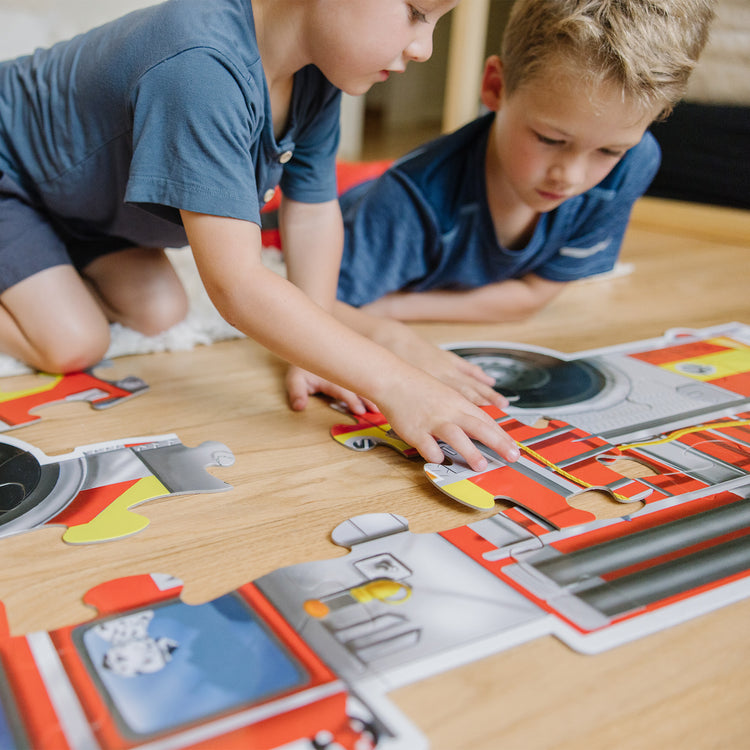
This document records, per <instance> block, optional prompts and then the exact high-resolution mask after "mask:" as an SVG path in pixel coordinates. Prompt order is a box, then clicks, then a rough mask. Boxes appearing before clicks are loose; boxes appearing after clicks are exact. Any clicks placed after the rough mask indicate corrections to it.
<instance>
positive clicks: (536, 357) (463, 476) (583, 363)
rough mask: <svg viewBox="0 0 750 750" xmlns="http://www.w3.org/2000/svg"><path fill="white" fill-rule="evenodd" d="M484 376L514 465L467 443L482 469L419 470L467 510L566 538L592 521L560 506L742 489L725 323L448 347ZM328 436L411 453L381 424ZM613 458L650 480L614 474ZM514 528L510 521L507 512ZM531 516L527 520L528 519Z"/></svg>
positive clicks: (733, 332) (748, 341)
mask: <svg viewBox="0 0 750 750" xmlns="http://www.w3.org/2000/svg"><path fill="white" fill-rule="evenodd" d="M450 348H451V349H452V350H454V351H455V352H456V353H457V354H459V355H461V356H464V357H465V358H467V359H468V360H470V361H472V362H474V363H476V364H478V365H480V366H482V367H483V368H484V369H485V371H486V372H488V373H490V374H492V375H493V376H494V377H495V378H496V382H497V385H496V388H497V389H498V390H499V391H501V392H502V393H504V394H505V395H506V396H507V397H508V398H509V399H510V406H509V407H508V409H507V410H506V412H503V411H500V410H498V409H496V408H494V407H485V410H486V411H487V412H488V413H489V414H490V415H491V416H492V417H493V418H494V419H495V420H496V421H497V422H498V423H499V424H500V425H501V426H502V427H503V428H504V429H505V431H506V432H507V433H508V434H509V435H510V436H511V437H513V438H514V439H515V440H516V442H517V444H518V445H519V447H520V448H521V451H522V457H521V459H520V460H519V461H518V462H516V463H514V464H507V463H506V462H505V461H504V460H503V459H501V458H500V457H499V456H498V455H497V454H495V453H494V452H493V451H492V450H490V449H489V448H487V447H486V446H484V445H482V444H481V443H479V444H478V447H479V449H480V451H482V453H483V454H484V456H485V457H486V458H487V461H488V467H487V468H486V469H485V470H484V471H482V472H474V471H473V470H471V469H470V468H469V467H468V465H467V464H466V463H465V462H464V461H463V459H462V458H461V457H460V456H459V455H458V454H457V453H456V452H455V451H454V450H453V449H452V448H451V447H450V446H447V445H444V444H443V445H441V447H442V448H443V451H444V453H445V455H446V457H447V460H446V461H445V462H444V463H443V464H440V465H437V464H427V465H426V466H425V472H426V474H427V476H428V477H429V479H430V480H431V481H432V482H433V483H434V484H435V485H436V486H437V487H438V488H439V489H441V490H442V491H443V492H445V493H446V494H448V495H449V496H450V497H452V498H453V499H455V500H457V501H459V502H461V503H463V504H465V505H468V506H470V507H473V508H478V509H489V508H492V507H493V505H494V504H495V501H496V500H501V499H502V500H508V501H511V502H512V503H514V504H515V505H517V506H519V507H520V508H523V509H524V510H525V513H526V523H527V524H533V523H534V522H541V527H540V528H542V529H550V528H566V527H570V526H575V525H577V524H580V523H586V522H588V521H590V520H592V519H593V515H592V514H591V513H589V512H588V511H584V510H580V509H577V508H574V507H572V506H571V505H570V503H569V500H570V499H571V498H573V497H575V496H576V495H577V494H579V493H581V492H583V491H586V490H590V489H597V490H601V491H603V492H605V493H607V494H608V495H609V496H610V497H611V498H612V499H614V500H617V501H618V502H622V503H633V502H635V501H639V502H638V504H637V505H636V506H634V508H635V507H640V503H641V502H645V503H651V502H655V501H657V500H659V499H661V498H664V497H675V496H681V495H685V494H689V495H691V496H692V495H695V496H698V495H700V494H710V493H715V492H718V491H720V490H722V489H732V488H734V487H738V486H743V485H745V484H746V483H747V482H748V472H749V471H750V411H748V407H750V328H748V327H747V326H743V325H740V324H730V325H727V326H720V327H717V328H713V329H706V330H704V331H692V332H687V331H673V332H670V333H668V334H666V335H665V336H664V337H662V338H660V339H654V340H650V341H645V342H636V343H634V344H628V345H624V346H618V347H610V348H607V349H600V350H596V351H593V352H588V353H583V354H580V355H577V356H576V357H566V356H565V355H562V354H560V353H559V352H552V351H551V350H546V349H540V348H534V347H526V348H519V347H518V346H515V345H511V344H501V343H500V344H492V343H490V344H488V343H469V344H456V345H453V346H452V347H450ZM331 432H332V435H333V437H334V438H335V439H336V440H337V441H339V442H341V443H342V444H344V445H346V446H347V447H349V448H352V449H354V450H368V449H369V448H371V447H373V446H374V445H380V444H384V445H388V446H390V447H393V448H395V449H396V450H398V451H400V452H401V453H403V454H404V455H407V456H414V455H415V451H414V450H413V449H412V448H410V446H408V445H407V444H406V443H404V442H403V441H401V440H400V439H399V438H398V436H397V435H395V434H394V433H393V431H392V430H391V429H390V426H389V425H388V424H387V423H386V422H385V419H384V418H383V417H382V415H378V414H365V415H363V416H360V417H357V424H355V425H336V426H334V427H333V429H332V430H331ZM623 459H627V460H628V461H630V462H634V463H635V464H636V465H640V466H643V467H645V468H646V469H648V472H647V473H648V474H650V476H638V477H633V476H624V475H623V473H621V471H620V468H619V467H620V465H621V464H622V461H623ZM509 513H510V514H511V517H513V518H515V519H516V520H519V518H520V516H519V514H518V513H514V512H513V511H509ZM528 514H531V517H529V516H528Z"/></svg>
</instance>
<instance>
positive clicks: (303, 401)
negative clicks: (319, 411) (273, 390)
mask: <svg viewBox="0 0 750 750" xmlns="http://www.w3.org/2000/svg"><path fill="white" fill-rule="evenodd" d="M286 391H287V395H288V396H289V405H290V406H291V407H292V409H294V411H302V410H303V409H304V408H305V407H306V406H307V402H308V400H309V397H310V396H312V395H314V394H315V393H324V394H325V395H326V396H330V397H331V398H335V399H336V400H337V401H341V402H343V403H344V404H346V406H347V408H348V409H349V411H351V412H352V414H364V413H365V412H366V411H377V407H376V406H375V404H373V403H372V401H368V400H367V399H364V398H361V397H360V396H358V395H357V394H356V393H354V392H353V391H349V390H347V389H346V388H342V387H341V386H339V385H336V384H335V383H331V381H330V380H326V379H325V378H321V377H320V376H319V375H315V374H314V373H312V372H308V371H307V370H303V369H302V368H301V367H296V366H294V365H291V366H290V367H289V369H288V370H287V373H286Z"/></svg>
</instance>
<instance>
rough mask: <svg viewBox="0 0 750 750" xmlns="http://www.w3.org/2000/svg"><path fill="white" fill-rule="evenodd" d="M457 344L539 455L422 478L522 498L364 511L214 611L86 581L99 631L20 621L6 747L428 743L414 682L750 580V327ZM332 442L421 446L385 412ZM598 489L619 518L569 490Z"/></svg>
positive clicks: (165, 583)
mask: <svg viewBox="0 0 750 750" xmlns="http://www.w3.org/2000/svg"><path fill="white" fill-rule="evenodd" d="M451 348H453V349H454V350H455V351H456V352H457V353H459V354H461V356H465V357H467V358H470V359H472V360H473V361H476V362H477V363H479V364H480V365H481V366H482V367H484V368H485V369H487V371H490V372H492V373H493V374H494V375H495V376H496V377H497V383H498V386H497V387H498V388H499V390H501V391H502V392H503V393H505V394H506V395H507V396H508V397H509V399H510V406H509V407H508V408H507V409H506V410H505V411H502V412H501V411H499V410H496V411H493V412H492V414H493V416H494V417H495V418H496V419H497V420H498V421H499V422H500V424H501V425H502V426H503V427H504V428H505V429H506V430H507V431H508V432H509V433H510V434H511V435H512V436H513V437H514V438H515V439H516V440H517V441H518V442H519V445H520V446H521V448H522V458H521V459H520V460H519V461H518V462H517V463H516V464H512V465H508V464H505V463H504V462H503V461H502V460H501V459H500V458H499V457H498V456H495V455H493V454H492V453H491V452H490V451H487V449H486V448H485V447H484V446H481V445H480V449H482V450H484V451H485V455H486V456H487V458H488V461H489V466H488V467H487V469H486V471H484V472H480V473H476V472H472V471H471V470H470V469H469V468H468V467H467V466H466V465H465V464H463V463H462V461H461V460H460V458H459V457H457V456H456V455H455V454H451V452H450V449H449V448H448V446H445V447H444V449H445V451H446V454H447V460H446V461H445V462H444V463H443V464H441V465H440V466H437V465H434V464H427V465H426V466H425V472H426V474H427V476H428V477H429V479H430V481H431V482H432V483H433V484H434V485H435V492H436V493H440V492H443V493H445V494H447V495H448V496H449V497H451V498H452V499H453V500H455V501H457V502H460V503H462V504H464V505H467V506H469V507H473V508H477V509H484V510H486V509H488V508H490V509H491V508H492V505H493V504H494V503H495V502H496V500H499V499H502V500H504V501H506V502H507V503H509V507H507V508H506V509H501V510H498V511H497V512H496V513H494V514H493V515H491V516H489V517H482V518H481V519H478V520H476V521H474V522H470V523H467V524H465V525H463V526H459V527H457V528H454V529H449V530H445V531H442V532H440V533H425V534H415V533H412V532H411V531H410V530H409V524H408V520H407V519H405V518H403V517H401V516H399V515H396V514H388V513H379V514H370V515H360V516H356V517H353V518H350V519H348V520H345V521H343V522H342V523H340V524H339V525H338V526H337V527H336V528H335V529H334V530H333V534H332V539H333V541H334V542H335V543H336V544H337V545H339V546H341V547H344V548H346V549H348V550H349V552H348V554H346V555H345V556H343V557H336V558H333V559H328V560H316V561H310V562H304V563H300V564H297V565H293V566H289V567H286V568H281V569H278V570H275V571H273V572H271V573H269V574H267V575H264V576H261V577H260V578H257V579H256V580H255V581H252V582H250V583H247V584H244V585H243V586H240V587H239V588H237V589H236V590H233V591H230V592H228V593H226V594H224V595H223V596H220V597H218V598H216V599H214V600H212V601H210V602H207V603H205V604H202V605H188V604H186V603H184V602H183V601H182V600H181V598H180V593H181V587H182V585H181V582H180V581H178V580H176V579H174V578H171V577H170V576H169V575H165V574H160V575H157V574H155V575H151V576H133V577H130V578H124V579H119V580H115V581H110V582H108V583H103V584H101V585H100V586H98V587H96V588H95V589H93V590H92V591H90V592H89V593H88V594H87V596H86V602H87V603H88V604H90V605H91V606H93V607H95V608H96V610H97V613H98V614H97V616H96V617H95V618H94V619H93V620H90V621H88V622H84V623H81V624H78V625H74V626H70V627H65V628H60V629H57V630H53V631H50V632H37V633H31V634H27V635H13V636H11V635H10V633H9V632H8V628H7V627H5V628H4V629H3V630H0V657H1V661H2V674H0V705H1V706H2V711H0V746H2V747H8V748H14V749H15V748H26V747H32V748H45V749H46V748H49V749H50V750H58V748H59V749H60V750H63V749H67V748H123V749H124V748H134V747H148V748H186V747H195V748H222V749H224V748H227V749H229V750H231V749H232V748H240V747H242V748H248V747H252V748H254V749H255V750H274V749H275V750H281V749H283V750H303V749H304V750H325V749H328V750H334V749H336V750H338V749H339V748H346V750H366V749H368V748H386V749H387V750H394V749H396V750H418V749H419V748H424V747H427V742H426V739H425V738H424V737H423V736H422V735H421V733H420V732H419V730H418V728H416V727H415V726H414V725H413V724H411V722H410V721H409V720H408V718H407V717H405V716H404V715H403V714H402V713H401V712H399V711H398V710H397V709H396V708H395V706H394V705H393V704H392V703H391V702H390V701H389V699H388V693H389V692H390V691H392V690H394V689H395V688H397V687H400V686H403V685H406V684H410V683H413V682H416V681H418V680H421V679H423V678H425V677H427V676H429V675H433V674H436V673H439V672H443V671H445V670H447V669H451V668H453V667H456V666H459V665H461V664H465V663H468V662H471V661H475V660H479V659H482V658H483V657H485V656H488V655H490V654H492V653H495V652H497V651H501V650H504V649H509V648H513V647H514V646H516V645H519V644H521V643H525V642H529V641H532V640H534V639H537V638H540V637H542V636H545V635H553V636H554V637H556V638H558V639H560V640H561V641H562V642H563V643H565V644H567V645H568V646H569V647H570V648H572V649H575V650H576V651H580V652H582V653H587V654H596V653H600V652H602V651H604V650H606V649H610V648H613V647H616V646H618V645H620V644H623V643H626V642H628V641H632V640H634V639H637V638H641V637H643V636H645V635H648V634H649V633H653V632H656V631H658V630H661V629H664V628H667V627H670V626H672V625H675V624H677V623H680V622H684V621H686V620H689V619H691V618H694V617H697V616H699V615H701V614H703V613H706V612H709V611H712V610H714V609H716V608H718V607H722V606H726V605H729V604H731V603H732V602H736V601H739V600H740V599H744V598H746V597H747V596H748V595H749V594H750V541H749V540H750V504H749V503H750V477H749V476H748V470H749V469H750V328H748V327H746V326H743V325H740V324H729V325H726V326H719V327H716V328H712V329H706V330H701V331H687V330H685V331H683V330H676V331H670V332H668V333H667V334H666V335H665V336H663V337H660V338H657V339H653V340H648V341H641V342H634V343H633V344H628V345H623V346H617V347H611V348H607V349H598V350H594V351H590V352H584V353H579V354H575V355H566V354H562V353H559V352H553V351H551V350H542V349H539V348H532V347H522V346H517V345H514V344H505V343H502V342H499V343H487V342H471V343H466V344H456V345H454V346H452V347H451ZM332 433H333V435H334V437H335V438H336V440H338V441H339V442H341V443H343V444H345V445H348V446H349V447H351V448H353V449H355V450H363V449H366V448H371V447H373V446H375V445H378V444H385V445H389V446H390V447H391V448H396V449H397V450H399V451H401V452H403V453H405V454H406V455H407V456H412V455H413V451H412V450H411V449H410V448H409V446H406V445H405V444H403V443H402V442H401V441H399V439H398V436H397V435H393V434H392V432H391V431H390V429H389V426H388V425H387V424H386V423H385V421H384V420H383V418H382V416H380V415H375V414H371V415H366V416H365V417H364V418H359V419H358V420H355V423H354V424H349V425H338V426H336V427H335V428H334V429H333V430H332ZM359 460H367V458H366V457H365V456H361V457H360V458H359ZM414 460H417V459H414ZM633 465H635V466H637V467H639V468H640V469H642V471H639V472H632V471H631V469H632V466H633ZM623 466H626V467H628V468H627V470H626V469H625V468H623ZM636 473H637V476H634V475H633V474H636ZM592 489H596V490H598V491H601V492H604V493H606V494H608V495H609V496H610V497H611V498H612V499H613V501H615V502H617V503H621V504H622V508H623V513H622V515H620V516H617V517H614V518H606V519H604V518H601V519H597V518H596V517H595V516H594V515H593V514H591V513H589V512H587V511H583V510H580V509H578V508H575V507H574V506H573V505H571V504H570V502H569V501H571V500H572V499H574V498H575V497H576V495H578V494H580V493H582V492H586V491H590V490H592ZM425 502H429V496H428V495H426V496H425ZM1 543H2V540H0V544H1ZM166 573H168V571H166Z"/></svg>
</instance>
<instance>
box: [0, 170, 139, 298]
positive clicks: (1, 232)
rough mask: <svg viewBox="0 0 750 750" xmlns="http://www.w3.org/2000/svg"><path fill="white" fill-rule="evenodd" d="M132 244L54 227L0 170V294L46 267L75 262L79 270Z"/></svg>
mask: <svg viewBox="0 0 750 750" xmlns="http://www.w3.org/2000/svg"><path fill="white" fill-rule="evenodd" d="M132 246H133V242H132V241H128V240H126V239H123V238H121V237H105V236H102V237H96V238H81V237H78V236H75V235H73V234H72V233H71V232H70V231H68V230H66V229H65V228H63V227H61V226H55V224H54V223H53V221H52V220H51V219H50V218H49V217H48V216H46V215H45V214H44V213H43V212H42V211H40V210H39V209H38V208H37V207H35V206H34V202H33V201H32V200H31V198H30V197H29V195H28V194H27V193H26V191H25V190H24V189H23V188H21V187H20V186H19V185H18V184H17V183H16V182H15V181H14V180H13V179H11V178H10V177H9V176H8V175H6V174H4V173H2V172H0V293H2V292H4V291H5V290H6V289H9V288H10V287H12V286H14V285H15V284H17V283H18V282H19V281H23V280H24V279H28V278H29V277H30V276H33V275H34V274H35V273H38V272H39V271H44V270H45V269H47V268H52V267H53V266H61V265H72V266H74V267H75V268H76V269H78V270H79V271H80V270H81V269H82V268H85V267H86V266H87V265H88V264H89V263H90V262H91V261H92V260H94V259H95V258H98V257H99V256H101V255H106V254H107V253H112V252H116V251H117V250H124V249H125V248H127V247H132Z"/></svg>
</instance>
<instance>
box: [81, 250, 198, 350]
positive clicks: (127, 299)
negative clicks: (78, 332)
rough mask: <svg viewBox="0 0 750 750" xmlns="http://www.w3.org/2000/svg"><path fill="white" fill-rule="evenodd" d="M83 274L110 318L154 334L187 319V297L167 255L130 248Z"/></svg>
mask: <svg viewBox="0 0 750 750" xmlns="http://www.w3.org/2000/svg"><path fill="white" fill-rule="evenodd" d="M84 276H85V278H86V280H87V281H88V283H89V284H90V286H91V289H92V291H93V293H94V294H95V296H96V297H97V298H98V300H99V303H100V305H101V306H102V308H103V310H104V312H105V314H106V315H107V317H108V318H109V320H111V321H113V322H116V323H121V324H122V325H124V326H127V327H128V328H132V329H133V330H136V331H138V332H139V333H143V334H144V335H146V336H154V335H156V334H158V333H161V332H163V331H166V330H167V329H169V328H171V327H172V326H174V325H176V324H177V323H179V322H180V321H181V320H184V319H185V316H186V315H187V313H188V299H187V294H186V293H185V289H184V288H183V286H182V283H181V282H180V279H179V277H178V276H177V274H176V272H175V270H174V267H173V266H172V264H171V263H170V261H169V259H168V258H167V256H166V254H165V253H164V251H163V250H162V249H159V248H142V247H136V248H129V249H127V250H122V251H120V252H118V253H112V254H110V255H106V256H102V257H101V258H98V259H96V260H95V261H93V262H92V263H90V264H89V265H88V266H87V267H86V269H85V272H84Z"/></svg>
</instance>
